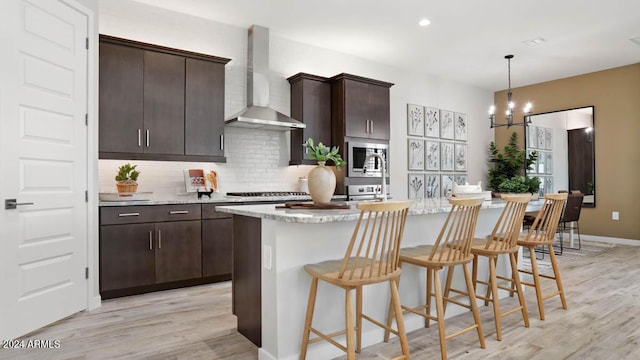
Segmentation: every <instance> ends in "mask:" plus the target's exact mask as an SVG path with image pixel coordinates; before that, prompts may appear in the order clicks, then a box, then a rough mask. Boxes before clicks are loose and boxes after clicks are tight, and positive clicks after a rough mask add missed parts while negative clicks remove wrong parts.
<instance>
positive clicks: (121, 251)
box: [100, 224, 156, 291]
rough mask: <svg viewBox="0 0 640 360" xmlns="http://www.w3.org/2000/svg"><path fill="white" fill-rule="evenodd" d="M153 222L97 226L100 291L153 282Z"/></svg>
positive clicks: (154, 272)
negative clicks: (98, 227)
mask: <svg viewBox="0 0 640 360" xmlns="http://www.w3.org/2000/svg"><path fill="white" fill-rule="evenodd" d="M153 231H154V225H153V224H127V225H110V226H102V227H100V291H111V290H117V289H123V288H131V287H136V286H143V285H150V284H154V283H155V281H156V279H155V274H156V270H155V269H156V260H155V259H156V257H155V252H154V251H153V239H152V237H153Z"/></svg>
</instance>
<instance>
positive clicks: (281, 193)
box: [227, 191, 308, 197]
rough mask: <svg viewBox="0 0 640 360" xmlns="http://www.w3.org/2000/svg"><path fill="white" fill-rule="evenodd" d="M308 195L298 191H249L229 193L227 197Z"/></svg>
mask: <svg viewBox="0 0 640 360" xmlns="http://www.w3.org/2000/svg"><path fill="white" fill-rule="evenodd" d="M303 195H308V194H307V193H305V192H300V191H250V192H230V193H227V196H245V197H259V196H303Z"/></svg>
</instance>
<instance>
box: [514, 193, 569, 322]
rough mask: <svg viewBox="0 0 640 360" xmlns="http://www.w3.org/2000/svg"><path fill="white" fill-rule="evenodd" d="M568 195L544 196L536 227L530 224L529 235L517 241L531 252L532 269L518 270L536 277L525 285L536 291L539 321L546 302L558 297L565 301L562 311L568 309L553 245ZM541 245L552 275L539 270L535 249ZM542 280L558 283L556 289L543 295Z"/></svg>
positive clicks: (535, 221) (524, 282) (542, 318)
mask: <svg viewBox="0 0 640 360" xmlns="http://www.w3.org/2000/svg"><path fill="white" fill-rule="evenodd" d="M568 195H569V194H567V193H558V194H545V195H544V203H543V205H542V208H541V209H540V210H539V211H538V215H537V216H536V218H535V220H534V221H533V224H531V227H530V228H529V232H528V233H527V234H526V235H525V236H520V237H519V238H518V245H520V246H522V247H523V248H527V249H529V254H530V256H531V270H527V269H523V268H519V269H518V271H519V272H520V273H525V274H530V275H531V276H532V277H533V283H530V282H526V281H523V282H522V284H523V285H527V286H531V287H534V288H535V290H536V299H537V301H538V311H539V313H540V320H544V304H543V301H544V300H547V299H549V298H551V297H554V296H556V295H558V296H560V301H561V302H562V308H563V309H566V308H567V301H566V299H565V296H564V288H563V287H562V280H561V278H560V271H559V269H558V262H557V261H556V254H555V252H554V251H553V243H554V242H555V241H556V237H555V235H556V230H557V228H558V223H559V220H560V215H561V214H562V209H563V207H564V204H565V202H566V201H567V197H568ZM540 245H542V246H545V247H547V250H548V252H549V258H550V262H551V268H552V270H553V275H546V274H540V271H539V270H538V262H537V261H536V257H535V248H536V246H540ZM541 278H546V279H552V280H555V282H556V287H557V290H556V291H554V292H552V293H549V294H542V286H541V283H540V280H541Z"/></svg>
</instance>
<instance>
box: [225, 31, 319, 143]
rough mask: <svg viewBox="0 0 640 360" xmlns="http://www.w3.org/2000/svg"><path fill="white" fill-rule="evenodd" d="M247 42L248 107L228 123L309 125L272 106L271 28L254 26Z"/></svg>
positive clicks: (289, 127) (265, 126) (270, 127)
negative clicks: (270, 99) (270, 94)
mask: <svg viewBox="0 0 640 360" xmlns="http://www.w3.org/2000/svg"><path fill="white" fill-rule="evenodd" d="M247 43H248V51H247V108H246V109H244V110H242V111H241V112H239V113H238V114H236V115H234V116H233V117H232V118H230V119H228V120H225V124H226V125H227V126H234V127H244V128H252V129H265V130H280V131H287V130H294V129H304V128H306V127H307V126H306V125H305V124H304V123H302V122H300V121H298V120H296V119H294V118H292V117H289V116H287V115H285V114H283V113H281V112H278V111H276V110H274V109H271V108H270V107H269V29H268V28H265V27H262V26H258V25H253V26H251V27H250V28H249V37H248V42H247Z"/></svg>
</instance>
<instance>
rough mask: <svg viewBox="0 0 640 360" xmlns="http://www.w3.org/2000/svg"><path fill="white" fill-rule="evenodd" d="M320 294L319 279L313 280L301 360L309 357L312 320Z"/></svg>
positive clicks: (305, 321)
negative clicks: (308, 348) (317, 295)
mask: <svg viewBox="0 0 640 360" xmlns="http://www.w3.org/2000/svg"><path fill="white" fill-rule="evenodd" d="M317 292H318V278H315V277H314V278H313V279H312V280H311V289H310V290H309V302H308V303H307V315H306V316H305V320H304V330H303V331H302V348H301V349H300V360H304V359H305V358H306V357H307V345H309V336H310V335H311V320H313V310H314V309H315V306H316V294H317Z"/></svg>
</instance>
